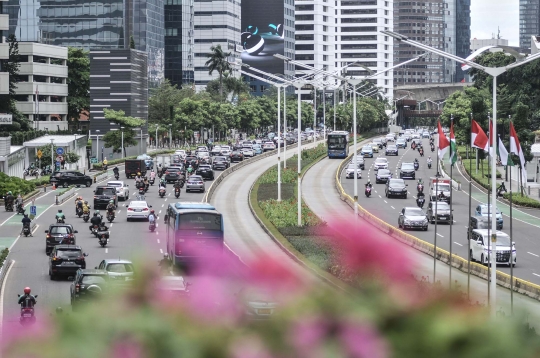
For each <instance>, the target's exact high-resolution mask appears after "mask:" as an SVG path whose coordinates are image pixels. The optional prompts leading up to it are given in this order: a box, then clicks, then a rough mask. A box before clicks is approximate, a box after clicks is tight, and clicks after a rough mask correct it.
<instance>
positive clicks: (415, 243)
mask: <svg viewBox="0 0 540 358" xmlns="http://www.w3.org/2000/svg"><path fill="white" fill-rule="evenodd" d="M353 154H354V153H353ZM353 154H351V155H350V156H349V157H347V158H346V159H345V160H343V161H342V162H341V164H340V165H339V167H338V170H337V171H336V176H335V178H334V181H335V182H334V184H335V187H336V189H337V191H338V193H339V196H340V198H341V200H343V201H345V203H347V205H349V206H350V207H351V208H353V209H354V205H356V206H357V207H358V215H359V216H360V217H362V218H364V219H366V221H367V222H368V223H370V224H371V225H373V226H375V227H376V228H378V229H379V230H381V231H382V232H384V233H385V234H388V235H390V236H392V237H393V238H395V239H397V240H399V241H401V242H402V243H405V244H407V245H409V246H411V247H413V248H415V249H417V250H419V251H422V252H424V253H426V254H428V255H430V256H436V257H437V259H438V260H440V261H442V262H444V263H446V264H449V265H452V267H455V268H457V269H458V270H460V271H463V272H465V273H467V272H468V267H469V265H468V262H467V260H466V259H464V258H462V257H461V256H457V255H456V254H452V255H450V253H449V252H448V251H446V250H443V249H441V248H437V250H436V251H435V246H434V245H433V244H431V243H429V242H427V241H424V240H421V239H419V238H417V237H415V236H412V235H410V234H407V233H405V232H403V231H402V230H400V229H398V228H396V227H395V226H392V225H390V224H388V223H386V222H385V221H383V220H381V219H379V218H378V217H376V216H375V215H373V214H371V213H370V212H368V211H367V210H366V209H364V208H363V207H362V206H360V205H359V204H358V203H356V202H355V201H354V199H353V198H352V197H351V196H350V195H349V194H347V193H346V192H345V190H343V186H342V185H341V182H340V180H339V178H340V175H341V172H342V171H343V169H344V168H345V165H346V163H347V162H348V161H349V160H350V159H351V158H352V156H353ZM470 272H471V274H472V275H475V276H478V277H480V278H483V279H488V269H487V267H485V266H483V265H480V264H478V263H476V262H470ZM496 276H497V284H498V285H500V286H503V287H505V288H510V283H511V280H510V275H507V274H506V273H504V272H501V271H497V274H496ZM513 286H514V291H515V292H518V293H521V294H524V295H526V296H529V297H531V298H534V299H536V300H540V285H537V284H534V283H532V282H529V281H525V280H522V279H519V278H516V277H514V281H513Z"/></svg>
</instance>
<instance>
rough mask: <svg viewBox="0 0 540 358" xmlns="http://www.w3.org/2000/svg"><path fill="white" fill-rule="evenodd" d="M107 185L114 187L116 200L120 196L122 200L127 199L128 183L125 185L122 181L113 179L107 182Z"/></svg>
mask: <svg viewBox="0 0 540 358" xmlns="http://www.w3.org/2000/svg"><path fill="white" fill-rule="evenodd" d="M107 186H112V187H114V188H115V189H116V195H117V196H118V200H120V198H122V200H123V201H126V200H127V199H129V185H127V184H126V183H124V182H123V181H121V180H113V181H110V182H107Z"/></svg>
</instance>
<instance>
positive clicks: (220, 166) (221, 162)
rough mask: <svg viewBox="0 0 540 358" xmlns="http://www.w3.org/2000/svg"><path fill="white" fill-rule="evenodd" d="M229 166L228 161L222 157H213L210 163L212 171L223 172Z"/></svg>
mask: <svg viewBox="0 0 540 358" xmlns="http://www.w3.org/2000/svg"><path fill="white" fill-rule="evenodd" d="M229 166H230V164H229V161H228V160H227V158H226V157H224V156H216V157H214V162H213V163H212V169H214V170H225V169H227V168H228V167H229Z"/></svg>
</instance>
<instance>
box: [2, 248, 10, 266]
mask: <svg viewBox="0 0 540 358" xmlns="http://www.w3.org/2000/svg"><path fill="white" fill-rule="evenodd" d="M8 255H9V249H8V248H7V247H6V248H5V249H3V250H2V252H0V267H2V266H4V262H6V259H7V257H8Z"/></svg>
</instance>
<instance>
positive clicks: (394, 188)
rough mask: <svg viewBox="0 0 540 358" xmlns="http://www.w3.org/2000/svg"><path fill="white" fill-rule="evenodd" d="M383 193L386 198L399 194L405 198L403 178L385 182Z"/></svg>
mask: <svg viewBox="0 0 540 358" xmlns="http://www.w3.org/2000/svg"><path fill="white" fill-rule="evenodd" d="M384 194H385V195H386V197H387V198H389V197H391V196H400V197H402V198H404V199H407V184H405V181H404V180H403V179H390V180H388V181H387V182H386V188H385V189H384Z"/></svg>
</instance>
